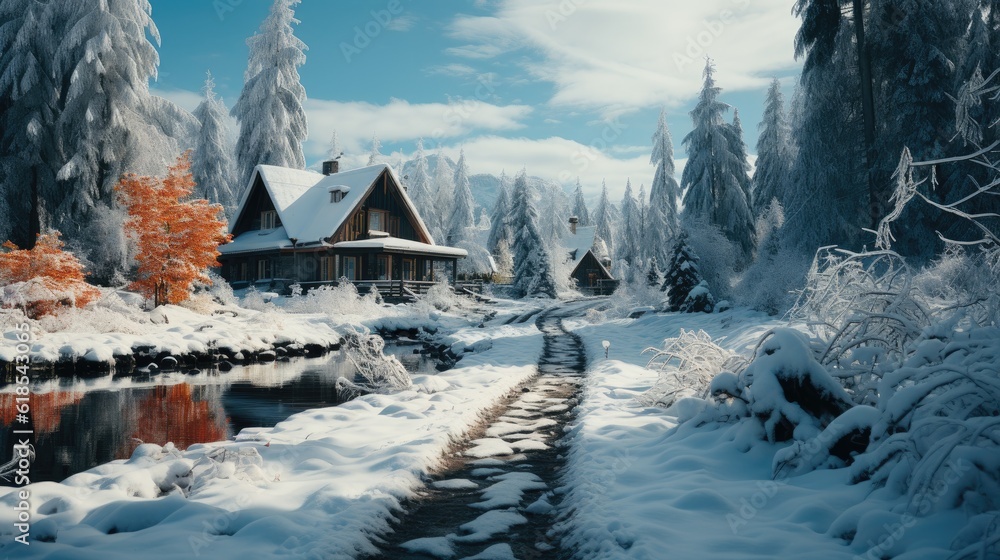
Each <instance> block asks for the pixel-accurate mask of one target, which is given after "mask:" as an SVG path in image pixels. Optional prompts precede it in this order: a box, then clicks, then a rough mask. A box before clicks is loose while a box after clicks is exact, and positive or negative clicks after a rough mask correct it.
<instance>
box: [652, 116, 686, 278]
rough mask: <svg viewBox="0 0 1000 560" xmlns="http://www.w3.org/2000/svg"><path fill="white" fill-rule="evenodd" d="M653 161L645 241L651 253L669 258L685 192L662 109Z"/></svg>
mask: <svg viewBox="0 0 1000 560" xmlns="http://www.w3.org/2000/svg"><path fill="white" fill-rule="evenodd" d="M649 162H650V163H651V164H653V165H654V166H655V171H654V172H653V185H652V187H651V188H650V191H649V211H648V212H647V213H646V216H645V225H644V230H645V231H644V235H643V240H644V243H643V244H644V245H645V247H646V254H647V255H648V256H656V257H658V258H659V259H660V260H662V261H663V262H666V259H667V257H668V255H669V250H670V243H671V241H672V240H673V238H674V235H675V234H676V232H677V202H678V199H679V198H680V196H681V188H680V185H678V184H677V179H676V178H675V177H674V175H675V174H676V168H675V167H674V143H673V139H672V138H671V136H670V130H669V129H668V128H667V116H666V112H665V111H660V118H659V120H658V121H657V123H656V132H655V133H654V134H653V150H652V153H651V154H650V157H649ZM643 198H644V197H643Z"/></svg>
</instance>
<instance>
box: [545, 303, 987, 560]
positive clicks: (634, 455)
mask: <svg viewBox="0 0 1000 560" xmlns="http://www.w3.org/2000/svg"><path fill="white" fill-rule="evenodd" d="M779 324H780V322H778V321H776V320H774V319H770V318H768V317H766V316H762V315H758V314H751V313H748V312H745V311H738V310H737V311H728V312H724V313H721V314H713V315H700V314H696V315H647V316H644V317H641V318H639V319H634V320H633V319H625V320H618V321H611V322H601V323H597V324H590V323H588V322H586V321H582V320H578V321H573V322H571V323H570V324H569V325H568V326H569V327H571V328H575V329H576V332H578V333H579V334H580V335H581V336H582V337H583V338H584V340H585V341H586V343H587V347H588V349H589V350H590V358H591V370H590V372H589V379H588V381H587V387H586V389H585V395H584V398H583V400H582V402H581V404H580V407H579V409H578V411H579V414H578V417H577V418H578V419H577V421H576V423H575V425H574V426H573V428H572V430H571V431H570V436H571V451H570V455H569V466H568V469H567V470H568V472H567V473H566V475H565V478H564V480H565V484H566V487H565V492H566V494H565V499H564V501H563V503H562V505H561V508H562V510H563V512H562V520H561V523H560V527H559V529H560V530H561V531H563V534H564V544H565V545H566V546H568V547H572V548H574V549H576V551H577V553H578V555H579V557H581V558H601V559H602V560H603V559H619V558H621V559H624V558H630V559H659V558H678V559H686V558H733V559H737V558H739V559H743V558H888V557H893V558H914V559H915V558H947V557H951V554H952V551H951V547H952V545H953V541H957V540H959V537H960V534H961V531H962V529H963V527H964V526H965V524H966V523H967V522H968V517H967V515H966V514H965V513H964V512H963V511H962V510H961V509H951V510H946V511H942V512H938V513H934V514H932V515H928V516H924V517H914V516H910V515H908V514H907V498H906V496H905V495H904V496H902V497H900V496H898V494H895V493H892V492H889V491H887V490H886V489H876V488H875V487H874V486H873V485H872V484H871V483H870V482H862V483H858V484H850V482H851V481H850V478H851V472H850V471H851V469H831V470H816V471H813V472H810V473H808V474H804V475H800V476H789V477H778V478H774V477H773V476H772V463H773V460H774V457H775V453H776V452H777V451H778V450H779V449H781V448H786V447H788V444H787V443H784V444H772V443H767V442H766V441H759V438H757V439H758V440H757V441H753V442H752V443H747V442H748V440H749V439H752V438H748V437H747V434H746V433H745V426H741V425H740V424H735V425H731V424H723V425H714V426H713V425H704V426H700V427H695V426H693V425H692V424H690V423H689V424H682V425H680V427H678V424H679V421H680V419H683V418H686V417H691V416H694V415H695V414H697V413H698V412H699V410H698V407H699V406H700V405H699V404H698V403H697V402H696V401H693V400H689V401H682V402H680V403H678V404H677V405H675V406H674V407H673V408H671V409H670V410H668V411H664V410H663V409H662V408H647V407H644V406H642V405H641V404H639V402H637V401H636V397H637V396H639V395H641V394H642V393H643V392H644V391H646V390H648V389H649V388H650V387H651V386H653V384H654V383H656V381H657V376H658V374H657V373H656V372H654V371H652V370H650V369H647V368H646V367H644V366H645V365H646V362H647V361H648V360H649V358H650V355H649V354H645V355H641V354H640V352H641V350H642V349H644V348H646V347H650V346H656V347H659V346H660V345H661V344H662V342H663V339H664V338H666V337H673V336H677V334H678V332H679V330H680V329H681V328H684V329H704V330H705V331H706V332H708V333H709V334H711V335H712V337H713V338H715V339H718V337H722V336H725V337H727V338H726V339H725V340H724V341H723V342H722V343H721V345H722V346H724V347H726V348H729V349H732V350H736V351H739V352H742V353H745V354H750V353H751V352H752V350H753V346H754V344H755V343H756V342H757V340H758V338H759V337H760V335H761V334H763V333H764V332H765V331H766V330H768V329H769V328H771V327H774V326H778V325H779ZM605 340H606V341H609V342H610V343H611V347H610V359H605V357H604V350H603V348H602V342H603V341H605ZM741 430H742V431H741ZM852 537H853V538H852ZM852 543H853V544H852ZM983 550H984V554H986V555H985V556H983V558H991V557H992V556H989V554H990V553H989V552H988V550H987V548H986V547H985V546H984V548H983ZM977 557H978V556H977Z"/></svg>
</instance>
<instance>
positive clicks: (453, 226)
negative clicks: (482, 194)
mask: <svg viewBox="0 0 1000 560" xmlns="http://www.w3.org/2000/svg"><path fill="white" fill-rule="evenodd" d="M454 183H455V202H454V204H453V205H452V210H451V218H449V220H448V244H449V245H457V244H459V243H461V242H463V241H466V239H467V238H468V230H469V228H471V227H472V226H474V225H475V210H476V201H475V200H473V199H472V191H471V190H470V189H469V166H468V164H467V163H466V162H465V150H462V151H461V152H459V156H458V164H456V166H455V176H454Z"/></svg>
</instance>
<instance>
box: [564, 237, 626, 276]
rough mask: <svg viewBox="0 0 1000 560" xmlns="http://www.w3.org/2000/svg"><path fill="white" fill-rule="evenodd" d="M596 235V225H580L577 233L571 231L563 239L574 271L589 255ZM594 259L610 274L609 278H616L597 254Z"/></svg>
mask: <svg viewBox="0 0 1000 560" xmlns="http://www.w3.org/2000/svg"><path fill="white" fill-rule="evenodd" d="M596 237H597V227H596V226H583V227H580V226H578V227H577V228H576V233H575V234H572V233H571V234H570V235H568V236H566V237H565V238H564V239H563V246H564V247H565V248H566V250H567V251H568V252H569V262H570V267H571V270H572V271H573V272H574V273H575V272H576V269H577V267H578V266H580V262H581V261H583V258H584V257H586V256H587V253H589V252H590V250H591V248H592V247H593V246H594V239H595V238H596ZM594 260H595V261H597V264H598V266H600V267H601V269H602V270H604V272H605V274H607V275H608V278H614V277H613V276H612V275H611V272H610V271H608V269H607V268H606V267H605V266H604V264H603V263H601V261H600V259H598V258H597V256H596V255H595V256H594Z"/></svg>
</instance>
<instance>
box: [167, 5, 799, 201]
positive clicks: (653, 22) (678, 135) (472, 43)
mask: <svg viewBox="0 0 1000 560" xmlns="http://www.w3.org/2000/svg"><path fill="white" fill-rule="evenodd" d="M150 2H151V4H152V6H153V18H154V20H155V21H156V24H157V26H158V28H159V31H160V35H161V38H162V43H161V45H160V48H159V52H160V69H159V77H158V80H157V81H156V82H155V83H154V84H153V85H152V87H153V89H154V91H155V92H157V93H158V94H160V95H164V96H166V97H168V98H170V99H172V100H174V101H176V102H178V103H179V104H181V105H182V106H185V107H186V108H188V109H193V108H194V106H195V105H196V104H197V102H198V98H199V90H200V89H201V86H202V83H203V81H204V77H205V72H206V71H207V70H211V72H212V74H213V75H214V77H215V81H216V91H217V92H218V93H219V94H220V95H222V97H223V98H224V101H225V102H226V104H227V106H231V105H232V103H233V101H234V100H235V99H236V97H237V96H238V95H239V91H240V88H241V87H242V85H243V71H244V69H245V67H246V60H247V47H246V43H245V40H246V38H247V37H249V36H250V35H252V34H254V33H255V32H256V31H257V29H258V27H259V25H260V23H261V22H262V21H263V19H264V17H265V16H266V15H267V12H268V10H269V8H270V5H271V2H270V0H150ZM695 4H697V5H695ZM791 6H792V2H791V0H709V1H705V2H700V3H695V2H690V1H688V0H667V1H664V0H558V1H556V0H553V1H548V2H546V1H538V0H470V1H462V2H459V1H451V0H449V1H440V2H416V1H414V0H378V1H370V2H361V1H337V2H333V1H329V0H303V2H302V3H301V4H299V5H298V6H297V7H296V17H297V18H298V19H299V20H300V21H301V23H300V24H298V25H297V26H296V29H295V32H296V35H297V36H298V37H299V38H300V39H302V40H303V41H304V42H305V43H306V45H308V46H309V50H308V51H307V53H306V56H307V61H306V63H305V65H304V66H302V67H301V68H300V69H299V72H300V75H301V77H302V83H303V85H304V86H305V88H306V92H307V95H308V97H309V99H308V101H307V102H306V111H307V115H308V117H309V127H310V131H309V139H308V140H307V142H306V144H305V151H306V159H307V161H308V163H309V164H310V165H315V164H317V163H318V162H319V161H320V160H321V159H322V158H323V156H324V154H325V151H326V150H327V148H328V145H329V139H330V136H331V134H332V132H333V130H334V129H336V131H337V134H338V136H339V138H340V142H341V145H342V146H341V147H342V149H343V150H344V151H345V152H346V154H345V159H346V164H347V165H348V166H351V165H357V164H359V163H363V160H366V159H367V155H366V154H367V150H368V143H369V141H370V139H371V136H372V134H377V135H378V136H379V138H380V139H381V141H382V144H383V149H382V152H383V153H385V154H387V155H388V154H394V155H391V156H390V157H389V158H388V161H389V162H390V163H391V162H394V161H396V159H397V158H398V157H400V156H402V157H409V156H410V155H411V154H412V152H413V150H414V148H415V142H416V139H417V138H419V137H423V138H424V142H425V146H426V147H427V148H428V149H429V150H433V149H436V148H440V149H441V150H442V151H443V152H444V153H445V154H447V155H449V156H451V157H453V158H457V155H458V151H459V149H462V148H464V149H465V150H466V153H467V157H468V161H469V163H470V166H471V167H472V170H473V172H476V173H499V172H500V171H501V170H502V169H506V170H507V172H508V173H514V172H516V171H517V170H518V169H520V168H521V167H526V168H527V170H528V172H529V173H530V174H532V175H537V176H540V177H544V178H547V179H551V180H554V181H558V182H561V183H564V184H567V185H570V184H573V183H575V181H576V177H577V176H579V177H581V180H582V182H583V185H584V188H585V189H586V190H587V192H588V194H589V195H590V196H591V197H593V196H596V194H597V193H598V192H599V189H600V184H601V180H602V179H604V178H606V179H607V182H608V187H609V189H610V190H611V192H612V195H613V196H620V195H621V193H622V192H623V191H624V186H625V180H626V179H627V178H631V180H632V182H633V184H634V186H635V187H636V188H637V187H638V185H639V184H640V183H645V184H646V185H647V186H648V185H649V183H650V181H651V178H652V171H653V170H652V167H651V166H650V165H649V164H648V159H649V150H650V136H651V134H652V133H653V128H654V126H655V124H656V119H657V115H658V113H659V111H660V109H661V108H666V110H667V112H668V124H669V126H670V129H671V132H672V134H673V136H674V142H675V148H676V152H677V158H678V160H679V163H680V165H683V160H684V151H683V146H682V145H681V139H682V138H683V137H684V135H685V134H687V132H688V131H689V130H690V128H691V123H690V119H689V117H688V115H687V113H688V111H689V110H690V109H691V107H692V106H693V103H694V100H695V96H696V94H697V92H698V89H699V87H700V82H701V71H702V68H703V66H704V60H703V58H704V56H705V54H709V55H710V56H712V57H713V59H715V61H716V65H717V68H718V73H717V80H718V83H719V85H720V86H721V87H722V88H723V90H724V91H723V100H724V101H726V102H728V103H730V104H732V105H734V106H735V107H737V108H738V109H739V110H740V114H741V117H742V119H743V122H744V126H745V128H746V132H747V143H748V144H749V146H750V149H751V152H752V151H753V145H754V143H755V142H756V127H757V123H758V121H759V120H760V115H761V112H762V108H763V107H762V105H763V98H764V91H765V90H766V87H767V85H768V82H769V81H770V79H771V78H772V77H778V78H780V79H782V82H783V84H784V85H785V93H786V96H787V97H791V93H792V90H791V88H792V85H793V83H794V78H795V76H796V75H797V73H798V71H799V68H800V66H799V64H798V63H797V62H796V61H795V60H794V59H793V56H792V40H793V37H794V34H795V31H796V30H797V27H798V21H797V20H796V19H795V18H794V17H792V16H791V13H790V12H791Z"/></svg>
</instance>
